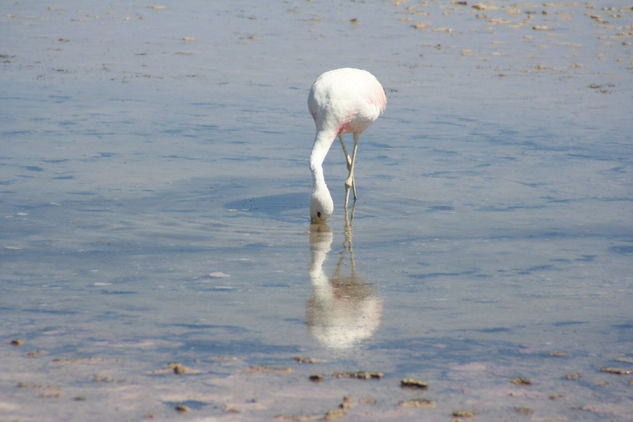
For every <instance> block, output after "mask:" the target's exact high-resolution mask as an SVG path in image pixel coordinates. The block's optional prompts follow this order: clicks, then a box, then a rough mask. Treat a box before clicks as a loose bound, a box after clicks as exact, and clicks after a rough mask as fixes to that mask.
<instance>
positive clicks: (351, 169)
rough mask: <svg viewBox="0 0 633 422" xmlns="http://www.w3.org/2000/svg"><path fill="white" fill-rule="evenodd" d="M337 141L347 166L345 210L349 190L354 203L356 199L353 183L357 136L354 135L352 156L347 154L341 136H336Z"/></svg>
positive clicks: (354, 184)
mask: <svg viewBox="0 0 633 422" xmlns="http://www.w3.org/2000/svg"><path fill="white" fill-rule="evenodd" d="M338 139H339V140H340V141H341V147H343V154H345V162H346V164H347V170H348V171H349V174H348V176H347V180H346V181H345V209H346V210H347V206H348V204H349V189H350V188H352V192H353V194H354V202H356V199H357V198H358V196H357V194H356V182H355V181H354V157H355V156H356V149H357V148H358V135H356V134H354V149H353V151H352V156H351V157H350V156H349V153H348V152H347V148H346V147H345V142H344V141H343V136H342V135H340V134H339V135H338Z"/></svg>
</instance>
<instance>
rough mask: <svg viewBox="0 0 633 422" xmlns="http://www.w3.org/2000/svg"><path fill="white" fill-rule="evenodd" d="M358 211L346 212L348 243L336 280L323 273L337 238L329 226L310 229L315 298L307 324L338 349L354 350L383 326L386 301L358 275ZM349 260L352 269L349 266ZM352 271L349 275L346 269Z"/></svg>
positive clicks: (311, 276) (314, 334) (324, 340)
mask: <svg viewBox="0 0 633 422" xmlns="http://www.w3.org/2000/svg"><path fill="white" fill-rule="evenodd" d="M353 213H354V210H353V209H352V213H351V216H349V217H348V213H347V210H346V212H345V241H344V242H343V249H342V250H341V252H339V258H338V261H337V263H336V267H335V269H334V273H333V274H332V276H330V277H328V276H327V275H326V274H325V272H324V271H323V264H324V262H325V260H326V258H327V254H328V252H330V250H331V246H332V240H333V234H332V230H331V229H330V227H329V226H328V225H327V224H313V225H312V226H311V228H310V266H309V269H308V273H309V275H310V281H311V282H312V297H311V298H310V299H309V300H308V301H307V303H306V321H307V324H308V330H309V331H310V334H311V335H312V336H314V337H315V338H316V339H317V340H318V341H319V342H320V343H322V344H324V345H325V346H327V347H331V348H336V349H347V348H350V347H352V346H354V345H356V344H358V343H360V342H361V341H362V340H365V339H367V338H369V337H371V336H372V335H373V333H374V331H376V328H377V327H378V326H379V325H380V317H381V315H382V299H381V298H379V297H377V296H376V295H375V294H374V291H373V288H372V287H371V286H370V284H369V283H368V282H367V281H366V280H364V279H363V278H361V277H360V276H359V275H358V274H357V272H356V261H355V259H354V250H353V247H352V234H353V233H352V224H351V221H352V220H353ZM346 258H347V259H348V260H349V265H345V261H346ZM347 267H349V274H348V275H345V274H344V271H343V270H344V268H347Z"/></svg>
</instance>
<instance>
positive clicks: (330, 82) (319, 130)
mask: <svg viewBox="0 0 633 422" xmlns="http://www.w3.org/2000/svg"><path fill="white" fill-rule="evenodd" d="M386 105H387V98H386V96H385V91H384V89H383V88H382V85H381V84H380V82H378V80H377V79H376V78H375V77H374V75H372V74H371V73H369V72H367V71H366V70H360V69H352V68H343V69H336V70H330V71H329V72H325V73H323V74H321V75H320V76H319V77H318V78H317V79H316V81H314V83H313V84H312V89H310V94H309V95H308V109H309V110H310V114H311V115H312V118H314V123H315V124H316V136H315V138H314V145H313V147H312V154H311V155H310V171H311V172H312V196H311V199H310V219H311V221H312V222H313V223H319V222H325V220H327V218H328V217H329V216H330V215H332V212H333V211H334V202H333V201H332V196H331V195H330V191H329V190H328V188H327V185H326V184H325V178H324V177H323V160H324V159H325V156H326V155H327V153H328V151H329V150H330V147H331V146H332V143H333V142H334V139H336V137H337V136H338V137H339V139H340V141H341V146H342V147H343V152H344V153H345V158H346V160H347V169H348V171H349V175H348V177H347V180H346V181H345V209H346V210H347V205H348V200H349V190H350V188H352V189H353V192H354V200H356V198H357V196H356V186H355V183H354V162H355V159H356V150H357V148H358V140H359V138H360V135H361V133H363V132H364V131H365V129H367V128H368V127H369V126H370V125H371V124H372V123H373V122H374V120H376V119H377V118H378V116H380V115H381V114H382V112H383V111H384V110H385V106H386ZM344 133H352V134H353V136H354V147H353V150H352V155H351V156H350V155H349V154H348V153H347V148H346V147H345V143H344V141H343V137H342V136H341V135H343V134H344Z"/></svg>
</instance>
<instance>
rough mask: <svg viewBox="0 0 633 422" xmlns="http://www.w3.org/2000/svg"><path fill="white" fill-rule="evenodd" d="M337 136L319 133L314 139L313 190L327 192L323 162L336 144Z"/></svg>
mask: <svg viewBox="0 0 633 422" xmlns="http://www.w3.org/2000/svg"><path fill="white" fill-rule="evenodd" d="M335 137H336V135H333V134H331V133H327V132H323V131H319V132H317V135H316V138H315V139H314V145H313V146H312V154H310V171H311V172H312V190H313V192H314V191H319V190H321V189H325V190H327V185H326V184H325V178H324V177H323V161H324V160H325V156H326V155H327V153H328V151H329V150H330V146H332V142H334V138H335Z"/></svg>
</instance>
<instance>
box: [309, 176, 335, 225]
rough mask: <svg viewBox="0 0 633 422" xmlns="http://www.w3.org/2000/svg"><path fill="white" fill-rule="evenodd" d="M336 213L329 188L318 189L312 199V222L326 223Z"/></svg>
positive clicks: (314, 191) (313, 192) (313, 193)
mask: <svg viewBox="0 0 633 422" xmlns="http://www.w3.org/2000/svg"><path fill="white" fill-rule="evenodd" d="M332 212H334V201H332V196H331V195H330V191H329V190H328V188H327V187H326V186H325V185H323V188H320V189H319V188H317V189H315V190H313V191H312V197H311V198H310V221H311V222H312V224H320V223H325V222H326V221H327V219H328V218H329V217H330V216H331V215H332Z"/></svg>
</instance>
